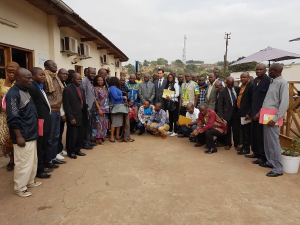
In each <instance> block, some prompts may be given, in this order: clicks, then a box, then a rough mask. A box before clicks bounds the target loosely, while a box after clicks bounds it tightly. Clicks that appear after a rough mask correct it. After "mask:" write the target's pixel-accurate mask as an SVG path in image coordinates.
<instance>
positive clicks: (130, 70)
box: [124, 63, 135, 74]
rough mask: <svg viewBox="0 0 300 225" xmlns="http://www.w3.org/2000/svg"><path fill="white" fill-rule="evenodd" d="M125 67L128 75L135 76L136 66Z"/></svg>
mask: <svg viewBox="0 0 300 225" xmlns="http://www.w3.org/2000/svg"><path fill="white" fill-rule="evenodd" d="M124 67H125V68H126V69H127V71H128V74H134V73H135V66H134V65H132V64H131V63H129V64H127V65H126V66H124Z"/></svg>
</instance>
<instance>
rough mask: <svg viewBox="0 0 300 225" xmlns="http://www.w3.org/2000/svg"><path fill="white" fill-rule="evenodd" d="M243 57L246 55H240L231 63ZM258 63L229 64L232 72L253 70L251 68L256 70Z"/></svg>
mask: <svg viewBox="0 0 300 225" xmlns="http://www.w3.org/2000/svg"><path fill="white" fill-rule="evenodd" d="M243 58H245V57H240V58H238V59H237V60H236V61H232V62H230V64H233V63H235V62H237V61H239V60H241V59H243ZM256 65H257V62H249V63H242V64H238V65H234V66H230V65H229V70H230V71H231V72H243V71H251V70H255V67H256Z"/></svg>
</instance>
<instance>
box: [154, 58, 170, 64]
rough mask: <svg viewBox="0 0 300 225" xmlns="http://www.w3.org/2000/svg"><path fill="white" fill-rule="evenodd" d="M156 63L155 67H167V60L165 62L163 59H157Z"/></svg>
mask: <svg viewBox="0 0 300 225" xmlns="http://www.w3.org/2000/svg"><path fill="white" fill-rule="evenodd" d="M156 62H157V65H165V66H167V65H168V60H166V59H164V58H158V59H157V61H156Z"/></svg>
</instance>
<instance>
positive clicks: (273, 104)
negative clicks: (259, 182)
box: [259, 63, 289, 177]
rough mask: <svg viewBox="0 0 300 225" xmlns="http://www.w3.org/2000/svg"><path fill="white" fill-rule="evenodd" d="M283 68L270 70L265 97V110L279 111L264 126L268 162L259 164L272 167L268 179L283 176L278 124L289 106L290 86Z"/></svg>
mask: <svg viewBox="0 0 300 225" xmlns="http://www.w3.org/2000/svg"><path fill="white" fill-rule="evenodd" d="M282 70H283V66H282V65H281V64H279V63H274V64H273V65H271V67H270V69H269V76H270V78H271V83H270V87H269V90H268V92H267V95H266V97H265V100H264V103H263V106H262V107H263V108H265V109H276V110H278V111H277V113H276V115H275V116H274V117H273V119H271V120H270V121H269V122H268V123H267V124H266V125H263V126H264V139H265V142H264V147H265V153H266V158H267V162H265V163H262V164H259V165H260V166H262V167H270V168H272V171H271V172H269V173H267V176H268V177H277V176H280V175H282V173H283V167H282V164H281V146H280V143H279V126H276V123H277V122H278V120H279V119H281V118H282V117H283V116H284V114H285V112H286V110H287V109H288V106H289V86H288V83H287V82H286V80H285V79H283V77H282V76H281V73H282Z"/></svg>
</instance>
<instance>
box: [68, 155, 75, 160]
mask: <svg viewBox="0 0 300 225" xmlns="http://www.w3.org/2000/svg"><path fill="white" fill-rule="evenodd" d="M68 156H69V157H70V158H71V159H77V156H76V155H75V154H68Z"/></svg>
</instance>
